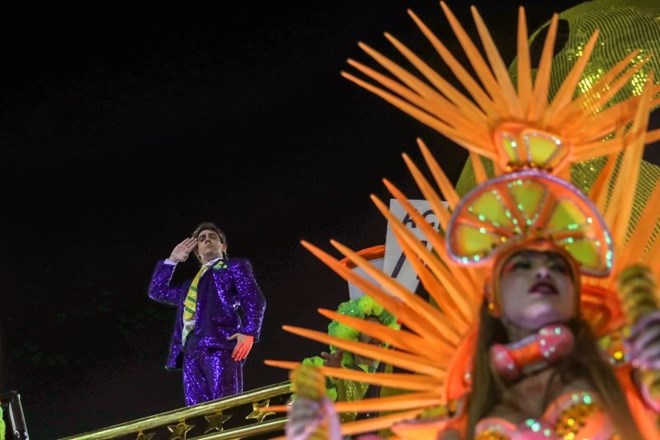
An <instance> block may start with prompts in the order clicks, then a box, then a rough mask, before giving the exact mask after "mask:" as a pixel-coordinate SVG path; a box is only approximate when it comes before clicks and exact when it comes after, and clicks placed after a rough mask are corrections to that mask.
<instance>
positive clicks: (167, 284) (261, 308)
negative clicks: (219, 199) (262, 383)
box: [149, 258, 266, 405]
mask: <svg viewBox="0 0 660 440" xmlns="http://www.w3.org/2000/svg"><path fill="white" fill-rule="evenodd" d="M175 268H176V266H175V265H170V264H166V263H165V262H164V260H162V261H159V262H158V264H157V265H156V268H155V270H154V273H153V276H152V278H151V283H150V285H149V298H151V299H153V300H156V301H158V302H160V303H163V304H168V305H171V306H176V307H177V314H176V318H175V322H174V329H173V332H172V340H171V344H170V352H169V356H168V358H167V362H166V364H165V368H167V369H170V370H172V369H180V368H182V367H183V383H184V391H185V394H186V404H187V405H193V404H196V403H200V402H202V401H206V400H212V399H218V398H220V397H224V396H227V395H231V394H235V393H237V392H242V390H243V364H242V362H235V361H234V360H233V359H232V358H231V352H232V350H233V348H234V346H235V345H236V341H235V340H231V341H228V340H227V338H228V337H229V336H231V335H233V334H234V333H242V334H244V335H250V336H253V337H254V341H255V342H257V341H258V340H259V334H260V332H261V324H262V323H263V317H264V312H265V310H266V300H265V298H264V296H263V294H262V293H261V289H260V288H259V285H258V284H257V281H256V279H255V278H254V274H253V272H252V265H251V264H250V262H249V261H248V260H247V259H245V258H230V259H228V260H226V267H216V266H214V268H213V269H211V270H208V271H206V273H205V274H204V275H203V276H202V278H201V279H200V281H199V284H198V286H197V311H196V313H195V328H194V329H193V331H192V332H191V334H190V335H189V336H188V339H187V341H186V346H185V352H186V354H185V355H184V347H182V346H181V330H182V326H183V320H182V316H183V302H184V300H185V297H186V293H187V292H188V287H190V283H191V281H190V280H189V281H186V282H184V283H182V284H181V285H177V286H172V285H171V280H172V276H173V274H174V270H175ZM184 357H186V360H185V362H184V359H183V358H184ZM184 363H185V364H187V366H184V365H183V364H184ZM232 364H236V365H232ZM193 365H197V366H193ZM197 373H199V374H200V376H197ZM189 375H190V376H189ZM216 375H218V377H216ZM232 376H233V377H232ZM202 388H203V390H202ZM189 391H190V392H191V395H188V392H189ZM200 399H203V400H200Z"/></svg>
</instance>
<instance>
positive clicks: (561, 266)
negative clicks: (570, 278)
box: [550, 263, 568, 273]
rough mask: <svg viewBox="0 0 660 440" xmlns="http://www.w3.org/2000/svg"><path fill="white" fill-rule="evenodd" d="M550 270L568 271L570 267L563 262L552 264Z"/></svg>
mask: <svg viewBox="0 0 660 440" xmlns="http://www.w3.org/2000/svg"><path fill="white" fill-rule="evenodd" d="M550 270H552V271H555V272H559V273H567V272H568V268H567V267H566V265H564V264H561V263H559V264H552V265H550Z"/></svg>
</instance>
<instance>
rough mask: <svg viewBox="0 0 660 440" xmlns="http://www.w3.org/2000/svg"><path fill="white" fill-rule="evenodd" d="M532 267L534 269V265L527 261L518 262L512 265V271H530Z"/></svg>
mask: <svg viewBox="0 0 660 440" xmlns="http://www.w3.org/2000/svg"><path fill="white" fill-rule="evenodd" d="M530 267H532V263H530V262H529V261H527V260H518V261H516V262H515V263H513V265H511V269H529V268H530Z"/></svg>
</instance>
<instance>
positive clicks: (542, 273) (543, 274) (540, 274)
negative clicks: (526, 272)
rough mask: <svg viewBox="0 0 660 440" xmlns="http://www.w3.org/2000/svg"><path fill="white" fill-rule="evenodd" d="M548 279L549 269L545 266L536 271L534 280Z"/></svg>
mask: <svg viewBox="0 0 660 440" xmlns="http://www.w3.org/2000/svg"><path fill="white" fill-rule="evenodd" d="M549 277H550V269H548V268H547V267H545V266H540V267H539V268H538V269H537V270H536V278H549Z"/></svg>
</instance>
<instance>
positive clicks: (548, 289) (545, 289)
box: [529, 281, 559, 295]
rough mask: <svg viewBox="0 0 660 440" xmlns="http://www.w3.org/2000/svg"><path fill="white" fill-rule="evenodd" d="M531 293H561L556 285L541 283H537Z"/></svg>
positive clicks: (530, 290)
mask: <svg viewBox="0 0 660 440" xmlns="http://www.w3.org/2000/svg"><path fill="white" fill-rule="evenodd" d="M529 293H530V294H531V293H538V294H540V295H558V294H559V292H558V291H557V288H556V287H555V285H554V284H552V283H548V282H545V281H541V282H538V283H535V284H534V285H533V286H532V287H531V288H530V289H529Z"/></svg>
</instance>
